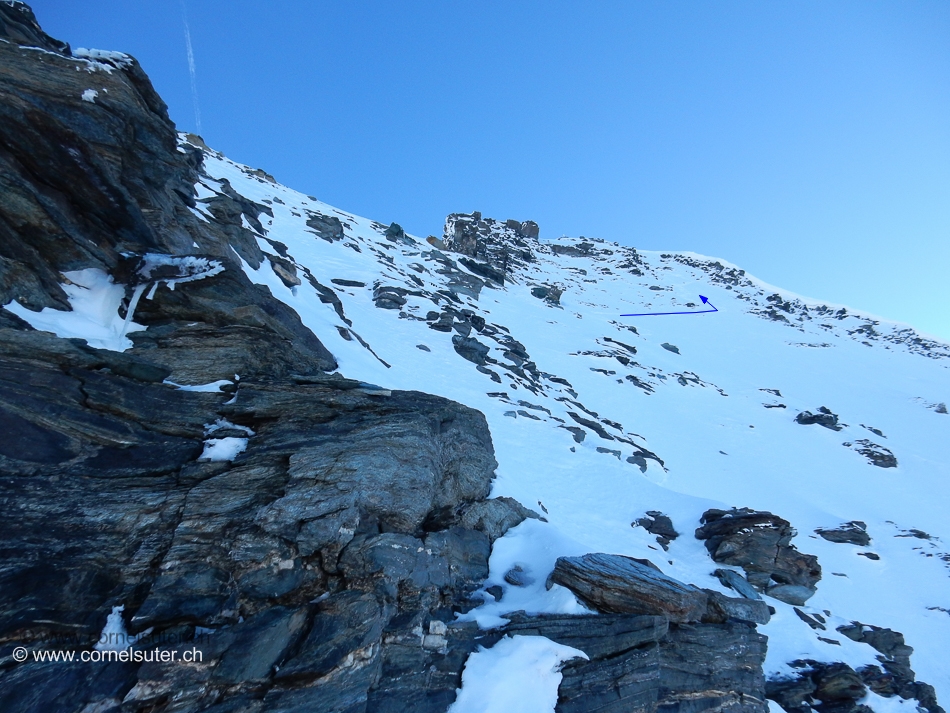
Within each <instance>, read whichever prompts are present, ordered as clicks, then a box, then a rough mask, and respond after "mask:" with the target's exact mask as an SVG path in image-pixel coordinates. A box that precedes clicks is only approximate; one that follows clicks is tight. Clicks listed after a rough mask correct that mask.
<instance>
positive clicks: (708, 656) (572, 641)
mask: <svg viewBox="0 0 950 713" xmlns="http://www.w3.org/2000/svg"><path fill="white" fill-rule="evenodd" d="M503 631H504V632H505V633H507V634H511V635H529V636H532V635H534V636H545V637H547V638H549V639H551V640H552V641H555V642H557V643H560V644H564V645H566V646H572V647H574V648H577V649H580V650H581V651H583V652H584V653H585V654H587V656H588V657H589V658H588V660H583V659H573V660H571V661H569V662H567V663H566V664H564V666H563V667H562V674H563V678H562V680H561V684H560V687H559V688H558V703H557V707H556V708H555V710H556V711H559V712H568V711H569V712H574V713H584V712H587V711H609V712H611V713H629V712H630V711H637V712H640V711H642V712H643V713H654V712H655V711H657V710H663V711H667V710H669V711H677V712H682V713H686V712H687V711H700V710H725V711H733V712H738V711H743V712H748V713H765V710H766V708H765V703H764V702H765V690H764V688H765V681H764V676H763V675H762V662H763V661H764V658H765V641H766V639H765V637H764V636H762V635H761V634H758V633H756V631H755V629H754V628H753V627H751V626H748V625H746V624H741V623H737V622H729V623H724V624H698V623H697V624H683V625H677V624H669V623H668V620H667V619H666V617H663V616H638V615H631V614H602V615H599V616H565V615H552V614H548V615H540V616H525V615H524V614H518V613H516V614H514V615H512V616H511V622H510V624H508V625H507V626H506V627H505V628H504V630H503Z"/></svg>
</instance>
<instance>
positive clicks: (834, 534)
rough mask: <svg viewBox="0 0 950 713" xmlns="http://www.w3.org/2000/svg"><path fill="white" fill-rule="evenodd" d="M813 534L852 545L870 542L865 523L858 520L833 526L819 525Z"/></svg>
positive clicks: (864, 544)
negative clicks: (824, 526)
mask: <svg viewBox="0 0 950 713" xmlns="http://www.w3.org/2000/svg"><path fill="white" fill-rule="evenodd" d="M815 534H817V535H818V536H820V537H822V538H823V539H825V540H828V541H829V542H847V543H849V544H852V545H859V546H861V547H867V546H868V545H869V544H871V536H870V535H868V533H867V525H865V524H864V523H863V522H861V521H860V520H854V521H852V522H846V523H844V524H843V525H839V526H838V527H835V528H822V527H819V528H818V529H817V530H815Z"/></svg>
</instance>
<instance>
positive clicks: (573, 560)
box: [551, 553, 708, 623]
mask: <svg viewBox="0 0 950 713" xmlns="http://www.w3.org/2000/svg"><path fill="white" fill-rule="evenodd" d="M551 581H552V582H554V583H555V584H560V585H561V586H564V587H567V588H568V589H570V590H571V591H572V592H573V593H574V594H575V595H576V596H577V597H578V598H579V599H580V600H581V601H582V602H584V604H586V605H587V606H589V607H590V608H592V609H595V610H597V611H599V612H606V613H615V614H652V615H660V616H665V617H667V618H668V619H669V620H670V621H672V622H681V623H682V622H689V621H700V620H701V619H702V617H703V615H704V614H705V612H706V604H707V601H708V595H707V594H706V592H704V591H703V590H701V589H699V588H697V587H694V586H692V585H691V584H683V583H682V582H680V581H678V580H676V579H673V578H672V577H668V576H667V575H665V574H663V573H662V572H660V571H658V570H657V569H655V568H654V567H653V566H651V565H650V564H647V563H645V562H644V561H641V560H636V559H634V558H633V557H625V556H623V555H611V554H603V553H596V554H586V555H583V556H582V557H560V558H558V560H557V562H556V563H555V565H554V572H553V573H552V574H551Z"/></svg>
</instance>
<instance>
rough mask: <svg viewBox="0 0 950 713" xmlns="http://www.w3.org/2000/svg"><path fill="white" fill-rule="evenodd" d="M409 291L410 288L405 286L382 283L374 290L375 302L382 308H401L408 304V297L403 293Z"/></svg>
mask: <svg viewBox="0 0 950 713" xmlns="http://www.w3.org/2000/svg"><path fill="white" fill-rule="evenodd" d="M408 293H409V290H407V289H405V288H403V287H393V286H390V285H381V286H380V287H377V288H376V289H375V290H373V302H374V303H375V305H376V306H377V307H379V308H380V309H399V308H400V307H402V306H403V305H404V304H406V298H405V297H404V296H403V295H406V294H408Z"/></svg>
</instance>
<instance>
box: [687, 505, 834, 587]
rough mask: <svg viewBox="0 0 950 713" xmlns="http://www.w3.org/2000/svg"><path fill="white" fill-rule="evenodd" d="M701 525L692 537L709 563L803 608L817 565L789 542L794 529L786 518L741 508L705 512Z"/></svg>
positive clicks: (814, 581)
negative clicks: (736, 570)
mask: <svg viewBox="0 0 950 713" xmlns="http://www.w3.org/2000/svg"><path fill="white" fill-rule="evenodd" d="M702 523H703V525H702V527H700V528H698V529H697V530H696V537H697V539H700V540H704V541H705V544H706V549H707V550H709V554H710V555H711V556H712V558H713V560H714V561H715V562H718V563H720V564H727V565H734V566H738V567H742V568H743V569H744V570H745V572H746V578H747V579H748V581H749V584H751V585H752V587H754V588H755V589H756V590H757V591H759V592H764V593H766V594H768V595H769V596H773V597H775V598H776V599H780V600H781V601H784V602H787V603H789V604H804V602H805V600H807V599H808V598H809V597H811V596H812V595H813V594H814V593H815V585H816V584H817V583H818V580H820V579H821V566H820V565H819V564H818V559H817V558H816V557H815V556H814V555H806V554H802V553H801V552H799V551H798V550H797V549H795V547H794V546H793V545H792V544H791V540H792V537H794V536H795V531H794V530H793V529H792V526H791V525H790V524H789V522H788V521H787V520H783V519H782V518H780V517H778V516H777V515H773V514H772V513H770V512H760V511H756V510H749V509H748V508H742V509H733V510H715V509H714V510H707V511H706V512H705V513H703V518H702Z"/></svg>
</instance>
